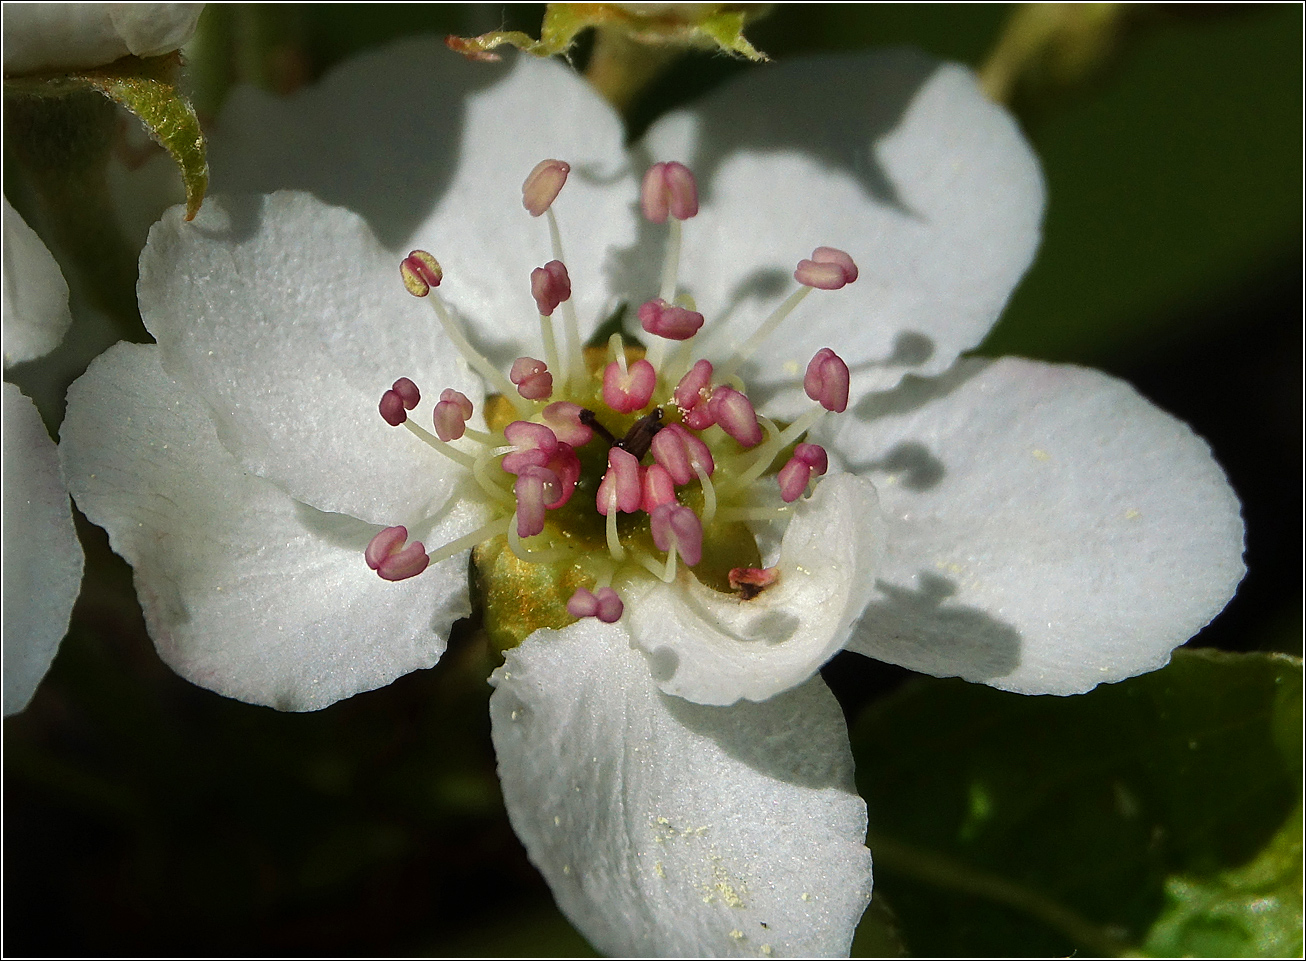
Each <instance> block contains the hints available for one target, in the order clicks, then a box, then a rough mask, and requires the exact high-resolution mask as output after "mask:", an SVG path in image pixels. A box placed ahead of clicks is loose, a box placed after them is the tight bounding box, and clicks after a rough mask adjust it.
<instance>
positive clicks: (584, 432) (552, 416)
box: [540, 400, 594, 447]
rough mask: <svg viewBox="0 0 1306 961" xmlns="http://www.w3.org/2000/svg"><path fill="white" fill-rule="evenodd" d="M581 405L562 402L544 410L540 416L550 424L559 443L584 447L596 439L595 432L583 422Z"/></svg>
mask: <svg viewBox="0 0 1306 961" xmlns="http://www.w3.org/2000/svg"><path fill="white" fill-rule="evenodd" d="M584 409H585V408H583V407H581V406H580V404H573V403H571V402H570V401H566V400H560V401H557V402H556V403H553V404H550V405H549V406H548V407H546V408H544V410H543V411H542V412H541V414H540V416H542V417H543V418H544V422H545V423H546V424H548V426H549V429H550V430H552V431H553V433H554V435H555V436H556V437H557V438H558V440H559V442H561V443H563V444H570V445H571V446H572V447H584V446H585V445H586V444H588V443H589V442H590V441H591V440H592V439H593V437H594V431H593V429H592V428H590V427H589V426H588V425H587V424H585V423H584V422H583V421H582V420H581V411H583V410H584Z"/></svg>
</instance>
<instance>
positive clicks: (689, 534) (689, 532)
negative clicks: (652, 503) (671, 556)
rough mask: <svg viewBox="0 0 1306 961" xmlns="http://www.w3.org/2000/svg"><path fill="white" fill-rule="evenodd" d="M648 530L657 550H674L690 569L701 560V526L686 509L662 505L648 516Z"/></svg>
mask: <svg viewBox="0 0 1306 961" xmlns="http://www.w3.org/2000/svg"><path fill="white" fill-rule="evenodd" d="M649 529H650V531H651V533H652V534H653V543H654V544H655V545H657V549H658V550H660V551H671V550H675V551H676V552H677V553H679V554H680V555H681V556H682V557H684V559H685V563H686V564H688V565H689V566H690V567H693V566H694V565H695V564H697V563H698V562H699V561H701V560H702V559H703V524H702V522H701V521H699V519H698V515H697V514H695V513H694V512H693V511H692V510H690V509H689V508H688V507H682V506H681V505H679V504H663V505H662V506H660V507H658V508H657V509H655V510H654V511H653V512H652V513H651V514H650V515H649Z"/></svg>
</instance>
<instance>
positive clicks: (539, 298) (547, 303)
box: [531, 260, 571, 317]
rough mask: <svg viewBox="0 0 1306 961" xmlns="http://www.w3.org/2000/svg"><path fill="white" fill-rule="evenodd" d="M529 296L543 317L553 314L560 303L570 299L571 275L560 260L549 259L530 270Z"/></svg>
mask: <svg viewBox="0 0 1306 961" xmlns="http://www.w3.org/2000/svg"><path fill="white" fill-rule="evenodd" d="M531 296H532V297H534V298H535V306H536V307H538V308H539V309H540V313H541V314H543V315H544V316H545V317H551V316H553V312H554V311H555V310H557V309H558V305H559V304H560V303H562V302H563V301H565V300H570V299H571V277H570V276H569V275H568V274H567V267H566V265H564V264H563V262H562V261H561V260H550V261H549V262H548V263H547V264H545V265H544V266H543V267H536V268H535V269H534V270H532V271H531Z"/></svg>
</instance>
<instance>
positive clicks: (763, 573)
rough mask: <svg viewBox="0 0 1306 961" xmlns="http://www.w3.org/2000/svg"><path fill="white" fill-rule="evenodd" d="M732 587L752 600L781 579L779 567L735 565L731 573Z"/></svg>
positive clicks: (741, 595) (746, 598) (745, 597)
mask: <svg viewBox="0 0 1306 961" xmlns="http://www.w3.org/2000/svg"><path fill="white" fill-rule="evenodd" d="M727 578H728V580H729V581H730V588H731V590H733V591H734V592H735V593H736V594H738V595H739V596H740V597H742V598H743V599H744V600H746V601H751V600H752V599H753V598H755V597H756V596H757V595H758V594H761V593H762V592H763V591H764V590H766V589H767V588H768V587H770V586H771V585H773V584H774V583H775V582H776V581H778V580H779V579H780V568H778V567H735V568H732V569H731V571H730V573H729V575H727Z"/></svg>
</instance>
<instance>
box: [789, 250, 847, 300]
mask: <svg viewBox="0 0 1306 961" xmlns="http://www.w3.org/2000/svg"><path fill="white" fill-rule="evenodd" d="M856 279H857V265H856V264H855V263H853V259H852V258H851V257H849V256H848V255H847V254H846V253H844V252H843V251H842V250H839V249H837V248H835V247H817V248H816V249H815V250H813V251H812V259H811V260H800V261H799V262H798V269H797V270H795V271H794V280H796V281H798V282H799V283H800V284H802V285H803V286H804V287H816V288H817V289H819V290H838V289H839V288H840V287H843V286H845V285H846V284H851V283H852V282H853V281H854V280H856Z"/></svg>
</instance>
